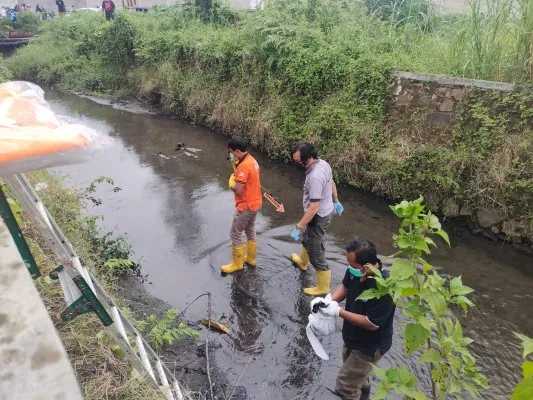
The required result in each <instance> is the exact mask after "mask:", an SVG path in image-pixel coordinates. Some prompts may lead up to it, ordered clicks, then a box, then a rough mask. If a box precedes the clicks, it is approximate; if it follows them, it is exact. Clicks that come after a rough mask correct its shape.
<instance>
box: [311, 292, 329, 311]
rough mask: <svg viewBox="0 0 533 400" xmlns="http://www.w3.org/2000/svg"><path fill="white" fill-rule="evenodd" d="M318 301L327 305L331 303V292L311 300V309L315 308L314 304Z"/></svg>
mask: <svg viewBox="0 0 533 400" xmlns="http://www.w3.org/2000/svg"><path fill="white" fill-rule="evenodd" d="M317 303H324V304H325V305H328V304H329V303H331V293H328V295H327V296H326V297H317V298H315V299H313V300H311V310H313V306H314V305H315V304H317Z"/></svg>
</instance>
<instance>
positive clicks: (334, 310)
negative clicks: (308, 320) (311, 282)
mask: <svg viewBox="0 0 533 400" xmlns="http://www.w3.org/2000/svg"><path fill="white" fill-rule="evenodd" d="M318 312H320V313H321V314H323V315H327V316H328V317H338V316H339V313H340V312H341V307H340V306H339V303H337V302H336V301H330V302H329V304H328V305H327V307H322V308H319V309H318Z"/></svg>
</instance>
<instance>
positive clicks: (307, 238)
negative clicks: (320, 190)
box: [302, 213, 333, 271]
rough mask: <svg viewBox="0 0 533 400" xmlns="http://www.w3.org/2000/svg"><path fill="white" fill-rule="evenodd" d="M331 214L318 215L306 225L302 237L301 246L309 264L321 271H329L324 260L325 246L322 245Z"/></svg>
mask: <svg viewBox="0 0 533 400" xmlns="http://www.w3.org/2000/svg"><path fill="white" fill-rule="evenodd" d="M332 215H333V213H331V214H330V215H327V216H325V217H320V216H319V215H318V214H316V215H315V217H314V218H313V219H312V220H311V222H309V223H308V224H307V227H306V228H305V232H304V233H303V236H302V245H303V246H304V247H305V249H306V250H307V254H309V262H310V263H311V265H312V266H313V267H314V268H315V269H317V270H321V271H327V270H328V269H329V266H328V262H327V260H326V245H325V244H324V236H326V229H327V227H328V225H329V223H330V222H331V217H332Z"/></svg>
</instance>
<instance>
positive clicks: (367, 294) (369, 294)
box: [357, 289, 383, 300]
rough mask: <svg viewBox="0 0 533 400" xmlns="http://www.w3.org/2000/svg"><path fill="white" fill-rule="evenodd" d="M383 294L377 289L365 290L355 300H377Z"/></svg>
mask: <svg viewBox="0 0 533 400" xmlns="http://www.w3.org/2000/svg"><path fill="white" fill-rule="evenodd" d="M381 296H383V294H382V293H381V292H380V291H379V290H377V289H367V290H365V291H364V292H363V293H361V294H360V295H359V297H357V300H371V299H379V298H380V297H381Z"/></svg>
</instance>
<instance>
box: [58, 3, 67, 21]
mask: <svg viewBox="0 0 533 400" xmlns="http://www.w3.org/2000/svg"><path fill="white" fill-rule="evenodd" d="M56 5H57V12H58V14H59V16H60V17H63V16H65V13H66V12H67V8H66V7H65V2H64V1H63V0H56Z"/></svg>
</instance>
